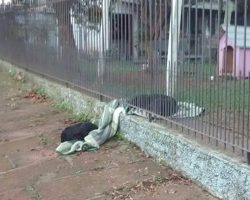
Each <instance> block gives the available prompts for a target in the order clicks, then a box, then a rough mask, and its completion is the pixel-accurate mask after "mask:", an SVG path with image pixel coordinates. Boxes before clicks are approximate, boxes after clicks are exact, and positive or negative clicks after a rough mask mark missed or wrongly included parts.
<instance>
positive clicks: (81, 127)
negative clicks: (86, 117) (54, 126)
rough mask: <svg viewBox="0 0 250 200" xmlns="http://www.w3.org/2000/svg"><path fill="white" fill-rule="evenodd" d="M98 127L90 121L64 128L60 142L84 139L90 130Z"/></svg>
mask: <svg viewBox="0 0 250 200" xmlns="http://www.w3.org/2000/svg"><path fill="white" fill-rule="evenodd" d="M95 129H98V127H97V126H96V125H95V124H92V123H91V122H81V123H77V124H73V125H71V126H69V127H67V128H65V129H64V130H63V131H62V133H61V142H65V141H72V140H84V138H85V137H86V136H87V135H88V134H89V132H90V131H93V130H95Z"/></svg>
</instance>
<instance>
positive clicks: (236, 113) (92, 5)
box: [0, 0, 250, 162]
mask: <svg viewBox="0 0 250 200" xmlns="http://www.w3.org/2000/svg"><path fill="white" fill-rule="evenodd" d="M0 3H1V4H0V5H1V6H0V57H1V59H4V60H7V61H9V62H12V63H15V64H17V65H19V66H22V67H24V68H25V69H28V70H31V71H33V72H37V73H39V74H43V75H47V76H49V77H53V78H55V79H57V80H61V81H64V82H67V83H69V84H73V85H75V86H78V87H79V88H84V89H85V90H86V91H89V92H93V93H95V94H98V95H101V96H104V97H109V98H125V99H126V100H128V102H129V103H130V104H132V105H134V106H136V107H140V108H143V109H145V110H147V111H148V113H151V114H156V115H157V116H158V117H159V118H161V119H164V120H166V121H167V122H169V124H170V125H171V126H172V127H181V130H183V132H185V133H188V134H189V135H191V136H192V137H196V138H199V139H201V140H203V141H207V142H208V143H211V144H214V145H216V146H218V147H223V148H225V149H228V150H231V149H232V150H233V152H236V153H238V152H240V154H241V155H243V156H244V157H247V158H248V162H250V153H249V152H250V144H249V142H250V128H249V122H250V119H249V111H250V98H249V97H250V81H249V77H250V19H249V18H250V16H249V11H250V10H249V8H250V7H249V5H248V4H249V1H247V0H234V1H230V0H13V1H11V2H10V1H7V0H2V2H0ZM184 130H188V131H184ZM135 134H136V133H135Z"/></svg>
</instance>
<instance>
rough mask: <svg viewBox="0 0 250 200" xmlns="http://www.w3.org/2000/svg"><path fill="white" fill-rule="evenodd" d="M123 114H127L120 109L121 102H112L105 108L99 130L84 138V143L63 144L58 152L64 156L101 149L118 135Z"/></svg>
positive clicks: (57, 149)
mask: <svg viewBox="0 0 250 200" xmlns="http://www.w3.org/2000/svg"><path fill="white" fill-rule="evenodd" d="M121 113H125V109H124V108H123V107H119V102H118V101H117V100H113V101H111V102H110V103H109V104H107V105H106V106H105V107H104V111H103V114H102V117H101V119H100V122H99V126H98V127H99V128H98V129H96V130H93V131H91V132H90V133H89V134H88V135H87V136H86V137H85V138H84V141H69V142H63V143H61V144H60V145H59V146H58V147H57V148H56V151H57V152H58V153H61V154H62V155H69V154H72V153H74V152H77V151H88V150H93V149H99V147H100V145H102V144H103V143H104V142H106V141H107V140H108V139H110V138H111V137H113V136H114V135H115V134H116V132H117V129H118V125H119V116H120V114H121Z"/></svg>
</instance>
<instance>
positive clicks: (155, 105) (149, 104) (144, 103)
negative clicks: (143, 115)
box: [128, 94, 178, 117]
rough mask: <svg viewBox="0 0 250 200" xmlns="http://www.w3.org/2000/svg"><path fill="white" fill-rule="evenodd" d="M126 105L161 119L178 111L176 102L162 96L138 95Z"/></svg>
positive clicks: (171, 98)
mask: <svg viewBox="0 0 250 200" xmlns="http://www.w3.org/2000/svg"><path fill="white" fill-rule="evenodd" d="M128 103H129V104H131V105H133V106H136V107H139V108H142V109H145V110H148V111H151V112H153V113H155V114H157V115H160V116H163V117H169V116H171V115H173V114H175V113H176V112H177V110H178V104H177V101H176V100H175V99H174V98H173V97H170V96H167V95H163V94H151V95H146V94H142V95H138V96H135V97H134V98H132V99H131V100H128Z"/></svg>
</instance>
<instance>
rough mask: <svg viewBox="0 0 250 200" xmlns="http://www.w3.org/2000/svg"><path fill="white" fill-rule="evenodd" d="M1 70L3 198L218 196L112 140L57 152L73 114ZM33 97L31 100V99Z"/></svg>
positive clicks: (178, 199) (187, 199)
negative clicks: (66, 153)
mask: <svg viewBox="0 0 250 200" xmlns="http://www.w3.org/2000/svg"><path fill="white" fill-rule="evenodd" d="M21 87H22V83H21V82H18V81H16V80H13V79H11V78H10V77H8V76H7V75H6V74H4V73H3V72H0V127H1V128H0V199H1V200H26V199H34V200H40V199H45V200H57V199H58V200H59V199H60V200H78V199H79V200H80V199H81V200H90V199H91V200H94V199H102V200H105V199H142V200H152V199H156V200H157V199H159V200H160V199H162V200H163V199H164V200H195V199H197V200H212V199H216V198H214V197H212V196H211V195H210V194H209V193H207V192H206V191H204V190H203V189H202V188H200V187H198V186H197V185H195V184H194V183H192V182H191V181H190V180H187V179H185V178H183V177H182V176H181V175H180V174H178V173H177V172H175V171H173V170H171V169H170V168H168V167H166V166H163V165H161V164H159V163H155V162H154V161H153V160H152V159H151V158H147V157H146V156H145V155H144V154H143V153H142V152H141V151H140V150H139V149H138V148H136V147H135V146H133V145H131V144H129V143H128V142H126V141H121V140H118V139H113V140H111V141H109V142H108V143H106V144H104V145H103V146H102V147H101V149H100V150H99V151H97V152H84V153H77V154H74V155H71V156H68V157H63V156H60V155H58V154H57V153H56V152H55V148H56V146H57V145H58V144H59V141H60V133H61V131H62V129H63V128H65V127H66V126H67V125H68V124H67V122H68V119H69V118H70V115H69V114H67V113H65V112H62V111H58V110H57V109H56V108H55V107H53V106H52V104H53V103H52V102H51V101H50V100H46V99H38V98H37V97H36V96H33V95H30V94H29V96H28V97H30V98H24V97H25V96H26V95H27V92H26V91H24V90H23V89H22V88H21ZM32 97H33V98H32Z"/></svg>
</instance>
